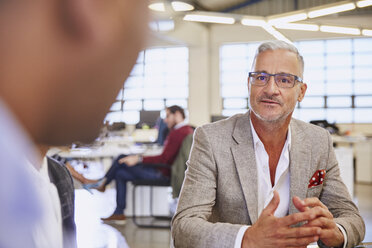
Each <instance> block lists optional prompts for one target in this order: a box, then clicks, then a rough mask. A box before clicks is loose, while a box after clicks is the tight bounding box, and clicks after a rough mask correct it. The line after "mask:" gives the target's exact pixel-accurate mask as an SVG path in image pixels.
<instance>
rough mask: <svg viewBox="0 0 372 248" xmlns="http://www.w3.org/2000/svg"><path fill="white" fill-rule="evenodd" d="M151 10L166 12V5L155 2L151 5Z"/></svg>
mask: <svg viewBox="0 0 372 248" xmlns="http://www.w3.org/2000/svg"><path fill="white" fill-rule="evenodd" d="M149 9H151V10H154V11H159V12H164V11H165V5H164V3H163V2H154V3H151V4H149Z"/></svg>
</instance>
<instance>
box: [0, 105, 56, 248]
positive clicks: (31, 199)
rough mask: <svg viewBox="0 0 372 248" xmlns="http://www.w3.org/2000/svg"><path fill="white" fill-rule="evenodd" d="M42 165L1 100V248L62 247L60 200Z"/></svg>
mask: <svg viewBox="0 0 372 248" xmlns="http://www.w3.org/2000/svg"><path fill="white" fill-rule="evenodd" d="M41 161H42V160H41V159H40V156H39V154H38V152H37V151H36V149H35V146H34V144H33V143H32V141H31V139H30V138H29V137H28V135H27V133H26V132H25V131H24V129H23V128H22V126H21V125H20V124H19V122H18V121H17V120H16V117H15V116H13V115H12V113H11V111H9V109H8V108H7V106H6V105H5V103H3V102H2V100H1V98H0V202H1V204H0V220H1V221H0V247H7V248H13V247H14V248H16V247H30V248H32V247H38V248H39V247H41V248H44V247H56V248H61V247H62V226H61V209H60V205H59V198H58V194H57V190H56V188H55V186H54V185H51V184H50V181H49V177H48V172H47V168H46V167H41V169H40V171H39V170H38V169H37V168H39V167H40V165H41ZM33 165H35V166H33ZM45 170H46V171H45Z"/></svg>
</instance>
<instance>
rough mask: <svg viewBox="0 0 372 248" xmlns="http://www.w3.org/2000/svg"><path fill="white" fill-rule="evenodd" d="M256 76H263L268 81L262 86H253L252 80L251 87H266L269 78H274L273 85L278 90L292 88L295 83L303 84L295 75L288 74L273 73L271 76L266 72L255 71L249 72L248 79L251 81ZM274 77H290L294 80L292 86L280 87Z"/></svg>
mask: <svg viewBox="0 0 372 248" xmlns="http://www.w3.org/2000/svg"><path fill="white" fill-rule="evenodd" d="M258 74H261V75H263V76H268V80H267V81H266V83H265V84H263V85H260V84H255V83H254V80H252V81H251V83H252V84H253V85H257V86H265V85H267V83H268V82H269V80H270V77H274V82H275V84H276V85H277V86H278V87H279V88H285V89H288V88H293V87H294V86H295V85H296V83H297V82H299V83H303V81H302V78H300V77H299V76H296V75H293V74H290V73H275V74H271V73H267V72H258V71H257V72H256V71H255V72H249V74H248V77H249V78H252V79H253V78H254V75H258ZM276 76H291V77H293V78H294V81H293V85H290V86H289V87H283V86H280V85H279V84H278V82H277V80H276V79H275V77H276Z"/></svg>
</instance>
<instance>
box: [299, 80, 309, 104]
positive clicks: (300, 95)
mask: <svg viewBox="0 0 372 248" xmlns="http://www.w3.org/2000/svg"><path fill="white" fill-rule="evenodd" d="M306 89H307V84H305V83H302V84H301V86H300V94H299V95H298V98H297V101H298V102H301V101H302V99H304V97H305V93H306Z"/></svg>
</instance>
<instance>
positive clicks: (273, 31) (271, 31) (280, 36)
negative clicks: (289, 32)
mask: <svg viewBox="0 0 372 248" xmlns="http://www.w3.org/2000/svg"><path fill="white" fill-rule="evenodd" d="M262 28H263V29H265V30H266V32H268V33H269V34H271V35H272V36H274V37H275V38H276V39H277V40H282V41H285V42H288V43H290V44H292V41H290V40H289V39H288V38H287V37H285V36H284V35H283V34H282V33H280V32H279V31H278V30H276V29H275V28H273V27H272V26H271V25H268V24H267V25H264V26H262Z"/></svg>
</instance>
